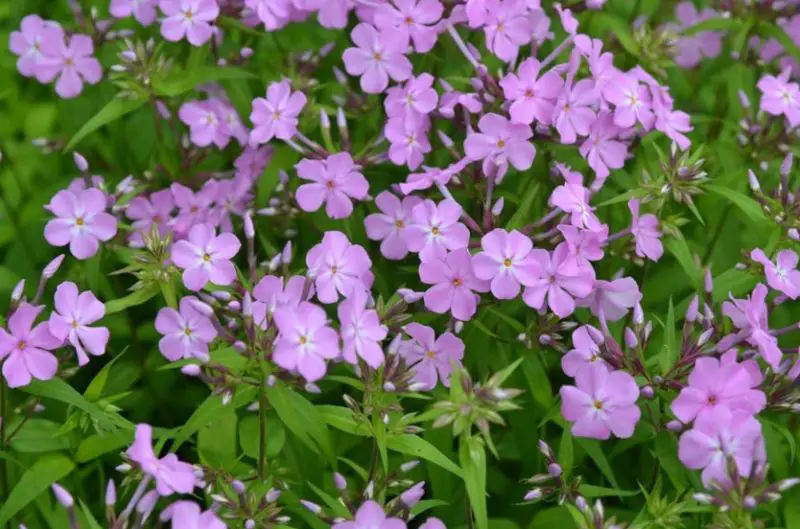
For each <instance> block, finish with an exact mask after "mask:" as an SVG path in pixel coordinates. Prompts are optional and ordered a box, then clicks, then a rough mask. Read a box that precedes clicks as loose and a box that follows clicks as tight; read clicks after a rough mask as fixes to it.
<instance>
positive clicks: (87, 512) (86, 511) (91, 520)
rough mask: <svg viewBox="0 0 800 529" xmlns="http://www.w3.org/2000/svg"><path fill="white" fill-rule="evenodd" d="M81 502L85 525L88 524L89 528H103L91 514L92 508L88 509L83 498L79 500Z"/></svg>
mask: <svg viewBox="0 0 800 529" xmlns="http://www.w3.org/2000/svg"><path fill="white" fill-rule="evenodd" d="M80 504H81V511H83V517H84V519H85V521H86V525H88V526H89V529H103V526H101V525H100V524H99V523H98V521H97V520H95V518H94V515H93V514H92V510H91V509H89V506H88V505H86V504H85V503H84V502H83V500H80Z"/></svg>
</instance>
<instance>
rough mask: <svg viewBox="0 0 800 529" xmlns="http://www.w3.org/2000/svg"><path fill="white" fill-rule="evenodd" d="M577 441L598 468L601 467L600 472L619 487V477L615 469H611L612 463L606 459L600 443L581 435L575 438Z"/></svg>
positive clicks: (615, 486)
mask: <svg viewBox="0 0 800 529" xmlns="http://www.w3.org/2000/svg"><path fill="white" fill-rule="evenodd" d="M575 442H577V443H578V446H580V447H581V448H583V449H584V450H585V451H586V453H587V454H589V457H591V458H592V461H594V463H595V464H596V465H597V468H599V469H600V472H602V473H603V475H604V476H605V477H606V479H608V482H609V483H611V485H612V486H613V487H614V488H615V489H618V488H619V483H617V477H616V476H615V475H614V471H613V470H612V469H611V465H610V464H609V463H608V459H606V455H605V453H603V449H602V448H601V447H600V443H598V442H597V441H591V440H589V439H583V438H580V437H578V438H577V439H575Z"/></svg>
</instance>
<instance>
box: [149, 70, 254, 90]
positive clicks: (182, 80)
mask: <svg viewBox="0 0 800 529" xmlns="http://www.w3.org/2000/svg"><path fill="white" fill-rule="evenodd" d="M255 78H256V75H255V74H253V73H251V72H248V71H247V70H242V69H241V68H235V67H232V66H225V67H217V66H201V67H199V68H193V69H191V70H190V71H188V72H186V71H176V72H174V73H172V74H171V75H170V78H169V79H153V88H154V89H155V91H156V94H158V95H160V96H166V97H174V96H177V95H181V94H183V93H185V92H188V91H189V90H192V89H193V88H195V87H196V86H199V85H201V84H206V83H212V82H217V81H226V80H232V79H255Z"/></svg>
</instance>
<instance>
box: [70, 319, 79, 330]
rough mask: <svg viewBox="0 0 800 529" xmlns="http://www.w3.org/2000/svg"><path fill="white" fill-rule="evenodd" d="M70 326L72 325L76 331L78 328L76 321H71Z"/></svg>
mask: <svg viewBox="0 0 800 529" xmlns="http://www.w3.org/2000/svg"><path fill="white" fill-rule="evenodd" d="M71 325H72V328H73V329H77V328H78V321H77V320H72V324H71Z"/></svg>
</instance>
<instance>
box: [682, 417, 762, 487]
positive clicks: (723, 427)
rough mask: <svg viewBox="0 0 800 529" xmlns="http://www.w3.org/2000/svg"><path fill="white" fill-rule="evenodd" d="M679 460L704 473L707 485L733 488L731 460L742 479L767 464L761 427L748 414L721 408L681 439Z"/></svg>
mask: <svg viewBox="0 0 800 529" xmlns="http://www.w3.org/2000/svg"><path fill="white" fill-rule="evenodd" d="M678 458H679V459H680V460H681V462H682V463H683V464H684V465H686V466H687V467H689V468H691V469H694V470H699V469H701V468H702V469H703V475H702V477H703V483H704V484H705V485H706V486H709V485H710V484H711V483H712V482H714V481H716V482H717V483H719V484H720V485H728V484H730V479H731V478H730V476H729V475H728V460H729V458H730V459H733V461H734V462H735V464H736V468H737V470H738V472H739V474H740V475H742V476H745V477H746V476H749V475H750V473H751V472H752V471H753V466H754V465H753V463H754V462H759V463H763V462H764V461H765V460H766V454H765V452H764V439H763V437H762V436H761V424H759V422H758V421H757V420H756V419H754V418H753V416H752V415H751V414H750V413H748V412H746V411H730V410H728V409H727V408H725V407H721V408H720V409H719V410H717V411H715V412H714V413H706V414H703V415H701V416H700V417H698V418H697V421H696V422H695V423H694V428H693V429H691V430H689V431H688V432H685V433H684V434H683V435H681V438H680V441H679V442H678Z"/></svg>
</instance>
